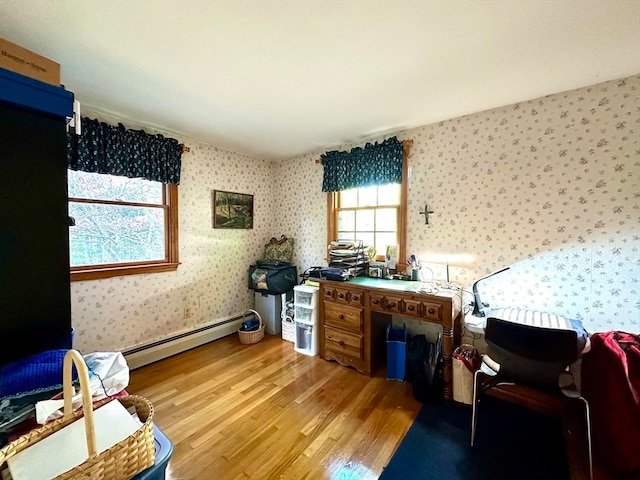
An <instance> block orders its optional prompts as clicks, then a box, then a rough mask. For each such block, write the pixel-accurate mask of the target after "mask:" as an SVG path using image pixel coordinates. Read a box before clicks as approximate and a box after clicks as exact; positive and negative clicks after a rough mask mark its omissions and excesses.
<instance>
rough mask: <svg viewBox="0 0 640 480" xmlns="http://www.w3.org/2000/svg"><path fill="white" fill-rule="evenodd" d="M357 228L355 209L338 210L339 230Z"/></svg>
mask: <svg viewBox="0 0 640 480" xmlns="http://www.w3.org/2000/svg"><path fill="white" fill-rule="evenodd" d="M355 228H356V212H355V211H354V210H341V211H339V212H338V230H340V231H343V230H349V231H353V230H355Z"/></svg>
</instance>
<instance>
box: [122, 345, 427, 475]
mask: <svg viewBox="0 0 640 480" xmlns="http://www.w3.org/2000/svg"><path fill="white" fill-rule="evenodd" d="M127 391H129V393H133V394H139V395H142V396H144V397H146V398H148V399H149V400H151V402H152V403H153V405H154V409H155V417H154V421H155V423H156V425H158V426H159V427H160V428H161V429H162V430H163V432H164V433H165V434H166V435H167V437H168V438H169V439H171V441H172V442H173V444H174V453H173V456H172V458H171V461H170V463H169V466H168V468H167V476H166V478H167V480H197V479H207V480H208V479H217V480H226V479H229V480H232V479H292V480H298V479H314V480H316V479H336V480H337V479H340V480H356V479H358V480H372V479H377V478H378V476H379V475H380V473H381V472H382V470H383V468H384V467H385V465H386V464H387V463H388V462H389V460H390V459H391V457H392V456H393V453H394V452H395V450H396V448H397V446H398V445H399V443H400V442H401V441H402V438H403V437H404V435H405V433H406V432H407V430H408V429H409V427H410V426H411V424H412V422H413V420H414V418H415V416H416V415H417V413H418V411H419V410H420V407H421V406H422V404H421V403H420V402H418V401H416V400H415V399H414V398H413V395H412V393H411V384H409V383H402V382H398V381H394V380H386V379H385V369H384V368H381V369H379V371H378V373H377V375H376V376H374V377H371V378H370V377H367V376H365V375H361V374H359V373H358V372H356V371H355V370H353V369H351V368H345V367H342V366H340V365H338V364H336V363H334V362H327V361H324V360H322V359H320V358H319V357H317V356H316V357H310V356H306V355H302V354H299V353H296V352H295V351H294V350H293V344H292V343H290V342H286V341H283V340H282V339H281V338H280V337H279V336H272V335H268V334H267V335H265V338H264V339H263V340H262V341H260V342H259V343H257V344H254V345H243V344H241V343H240V342H239V340H238V336H237V335H230V336H228V337H225V338H223V339H220V340H217V341H215V342H212V343H210V344H207V345H204V346H202V347H198V348H196V349H193V350H190V351H188V352H184V353H181V354H179V355H176V356H173V357H171V358H168V359H165V360H162V361H159V362H156V363H154V364H151V365H148V366H145V367H141V368H139V369H136V370H133V371H132V372H131V380H130V385H129V387H128V388H127Z"/></svg>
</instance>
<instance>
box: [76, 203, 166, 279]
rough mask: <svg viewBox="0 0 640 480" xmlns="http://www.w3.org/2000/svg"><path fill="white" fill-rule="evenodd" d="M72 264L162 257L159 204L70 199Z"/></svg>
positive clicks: (145, 259) (163, 255) (161, 212)
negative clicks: (92, 202) (133, 205)
mask: <svg viewBox="0 0 640 480" xmlns="http://www.w3.org/2000/svg"><path fill="white" fill-rule="evenodd" d="M69 214H70V215H71V216H72V217H73V218H75V220H76V225H75V226H74V227H70V228H69V244H70V254H71V266H72V267H76V266H81V265H99V264H110V263H127V262H136V261H149V260H163V259H164V258H165V238H164V211H163V210H162V209H161V208H143V207H129V206H124V205H97V204H86V203H75V202H69Z"/></svg>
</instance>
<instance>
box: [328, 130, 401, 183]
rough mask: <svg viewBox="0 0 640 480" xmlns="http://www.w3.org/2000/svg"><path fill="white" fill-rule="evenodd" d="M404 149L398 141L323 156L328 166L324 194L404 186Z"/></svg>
mask: <svg viewBox="0 0 640 480" xmlns="http://www.w3.org/2000/svg"><path fill="white" fill-rule="evenodd" d="M403 152H404V149H403V145H402V142H401V141H400V140H398V139H397V138H396V137H391V138H388V139H386V140H385V141H383V142H381V143H378V142H376V143H375V144H373V145H372V144H371V143H367V144H366V145H365V146H364V148H362V147H356V148H352V149H351V151H350V152H346V151H345V152H339V151H332V152H327V153H325V154H323V155H321V156H320V158H321V159H322V165H323V166H324V177H323V179H322V191H323V192H339V191H341V190H349V189H351V188H359V187H368V186H371V185H386V184H389V183H401V182H402V158H403Z"/></svg>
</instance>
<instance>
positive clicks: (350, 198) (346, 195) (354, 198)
mask: <svg viewBox="0 0 640 480" xmlns="http://www.w3.org/2000/svg"><path fill="white" fill-rule="evenodd" d="M357 206H358V189H357V188H354V189H351V190H343V191H342V192H340V208H354V207H357Z"/></svg>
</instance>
